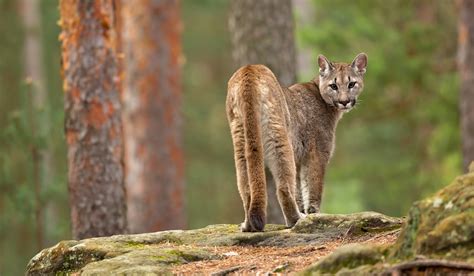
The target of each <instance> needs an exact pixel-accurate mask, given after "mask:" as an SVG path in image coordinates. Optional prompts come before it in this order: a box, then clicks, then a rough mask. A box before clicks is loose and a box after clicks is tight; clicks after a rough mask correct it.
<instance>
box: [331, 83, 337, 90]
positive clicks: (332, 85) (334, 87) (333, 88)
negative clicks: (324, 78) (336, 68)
mask: <svg viewBox="0 0 474 276" xmlns="http://www.w3.org/2000/svg"><path fill="white" fill-rule="evenodd" d="M329 87H331V89H332V90H337V85H336V84H335V83H333V84H330V85H329Z"/></svg>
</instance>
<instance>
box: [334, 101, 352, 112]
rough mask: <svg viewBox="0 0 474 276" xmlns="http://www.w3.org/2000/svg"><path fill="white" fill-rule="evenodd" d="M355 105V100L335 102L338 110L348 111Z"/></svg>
mask: <svg viewBox="0 0 474 276" xmlns="http://www.w3.org/2000/svg"><path fill="white" fill-rule="evenodd" d="M355 104H356V100H350V101H346V102H337V103H336V106H337V108H339V110H343V111H349V110H351V109H352V108H353V107H354V106H355Z"/></svg>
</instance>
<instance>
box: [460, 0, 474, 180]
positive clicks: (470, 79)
mask: <svg viewBox="0 0 474 276" xmlns="http://www.w3.org/2000/svg"><path fill="white" fill-rule="evenodd" d="M458 4H459V13H460V14H459V29H458V40H459V42H458V43H459V48H458V65H459V75H460V78H461V91H460V95H459V107H460V115H461V141H462V155H463V168H464V171H465V172H467V171H468V167H469V163H470V162H472V161H474V108H473V104H474V1H471V0H460V1H458Z"/></svg>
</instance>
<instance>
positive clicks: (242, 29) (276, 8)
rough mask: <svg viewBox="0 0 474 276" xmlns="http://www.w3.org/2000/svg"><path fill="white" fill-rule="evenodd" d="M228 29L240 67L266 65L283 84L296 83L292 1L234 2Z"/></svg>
mask: <svg viewBox="0 0 474 276" xmlns="http://www.w3.org/2000/svg"><path fill="white" fill-rule="evenodd" d="M229 29H230V34H231V41H232V55H233V58H234V60H235V63H236V65H237V67H240V66H243V65H246V64H255V63H261V64H265V65H267V66H268V67H269V68H270V69H271V70H272V71H273V73H275V75H276V76H277V78H278V80H279V81H280V82H281V83H282V84H283V85H290V84H293V83H295V81H296V50H295V38H294V20H293V9H292V3H291V0H258V1H255V0H235V1H232V2H231V10H230V17H229Z"/></svg>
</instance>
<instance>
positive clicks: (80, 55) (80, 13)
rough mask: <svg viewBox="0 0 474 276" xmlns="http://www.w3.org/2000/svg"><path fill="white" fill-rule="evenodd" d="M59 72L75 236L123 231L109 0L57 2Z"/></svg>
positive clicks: (120, 152)
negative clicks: (59, 45)
mask: <svg viewBox="0 0 474 276" xmlns="http://www.w3.org/2000/svg"><path fill="white" fill-rule="evenodd" d="M60 13H61V21H60V25H61V27H62V32H61V35H60V39H61V42H62V47H61V49H62V55H61V57H62V74H63V78H64V82H63V88H64V92H65V99H64V105H65V132H66V140H67V145H68V166H69V172H68V181H69V197H70V204H71V219H72V229H73V230H72V231H73V236H74V238H75V239H83V238H87V237H95V236H109V235H113V234H121V233H125V232H126V229H127V220H126V205H125V186H124V168H123V143H122V122H121V118H120V111H121V104H120V96H119V89H118V87H119V84H118V82H119V72H118V70H117V53H116V49H115V46H116V32H115V29H114V28H115V26H114V24H115V11H114V5H113V1H112V0H100V1H94V0H61V1H60Z"/></svg>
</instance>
